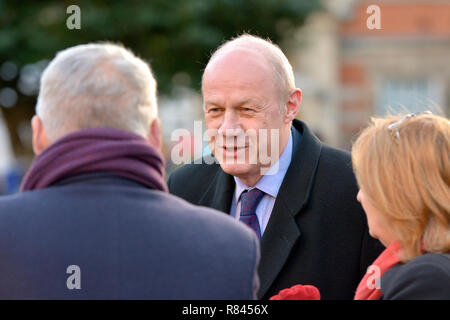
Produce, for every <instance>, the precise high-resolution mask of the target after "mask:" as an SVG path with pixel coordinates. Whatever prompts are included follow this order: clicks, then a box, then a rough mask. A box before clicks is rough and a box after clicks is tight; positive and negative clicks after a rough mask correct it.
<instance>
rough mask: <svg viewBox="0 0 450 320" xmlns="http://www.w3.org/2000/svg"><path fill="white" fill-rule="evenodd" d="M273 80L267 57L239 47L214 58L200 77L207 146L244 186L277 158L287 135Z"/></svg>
mask: <svg viewBox="0 0 450 320" xmlns="http://www.w3.org/2000/svg"><path fill="white" fill-rule="evenodd" d="M276 81H277V80H276V78H275V77H274V73H273V71H272V69H271V65H270V64H269V63H268V61H267V60H266V59H265V58H264V57H263V56H261V55H260V54H257V53H254V52H251V51H248V50H244V49H235V50H234V51H230V52H227V53H224V54H222V55H221V56H219V57H218V58H215V59H214V60H213V61H212V62H211V63H210V64H209V65H208V67H207V68H206V70H205V74H204V76H203V99H204V109H205V122H206V129H207V130H208V131H209V132H212V133H213V134H209V145H210V148H211V150H212V152H213V153H214V155H215V157H216V158H217V160H218V161H219V163H220V165H221V167H222V169H223V170H224V171H225V172H227V173H229V174H231V175H233V176H237V177H239V178H241V179H242V180H243V181H244V182H245V183H247V184H249V185H254V184H255V183H256V182H257V181H258V180H259V178H260V177H261V175H262V174H261V172H263V171H262V170H261V169H262V168H263V167H266V168H268V167H270V165H271V164H273V159H278V157H279V155H280V153H281V151H282V150H283V148H284V146H285V145H286V143H287V140H288V138H289V126H290V124H289V122H286V121H284V116H283V115H282V113H281V111H280V100H281V99H280V93H279V86H277V83H276ZM260 129H264V131H265V133H264V131H260ZM267 129H271V130H267ZM271 135H273V140H272V139H271V137H272V136H271ZM264 136H265V137H267V139H265V138H264ZM266 156H267V157H270V158H271V162H270V163H267V157H266ZM264 158H265V159H264Z"/></svg>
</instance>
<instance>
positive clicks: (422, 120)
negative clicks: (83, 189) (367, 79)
mask: <svg viewBox="0 0 450 320" xmlns="http://www.w3.org/2000/svg"><path fill="white" fill-rule="evenodd" d="M449 158H450V121H449V120H448V119H446V118H444V117H440V116H436V115H432V114H431V113H429V112H426V113H421V114H409V115H407V116H404V117H402V116H394V117H387V118H374V119H372V121H371V124H370V125H369V126H368V127H367V128H366V129H365V130H364V131H363V132H362V133H361V135H360V136H359V138H358V139H357V141H356V142H355V144H354V145H353V150H352V160H353V167H354V170H355V173H356V178H357V180H358V184H359V187H360V191H359V193H358V195H357V199H358V201H359V202H360V203H361V205H362V206H363V208H364V211H365V213H366V216H367V220H368V225H369V229H370V230H369V231H370V234H371V235H372V237H374V238H377V239H379V240H380V241H381V242H382V243H383V245H384V246H386V250H384V251H383V252H382V253H381V255H380V256H379V257H378V258H377V259H376V260H375V261H374V262H373V264H372V265H371V266H370V267H369V268H368V269H367V273H366V275H365V276H364V277H363V279H362V280H361V282H360V284H359V286H358V288H357V290H356V294H355V297H354V299H355V300H376V299H386V300H394V299H450V253H449V251H450V230H449V220H450V159H449ZM380 280H381V281H380ZM271 299H272V300H317V299H320V292H319V291H318V289H317V288H315V287H314V286H311V285H308V284H301V285H295V286H293V287H291V288H289V289H284V290H281V291H280V292H279V294H277V295H276V296H273V297H272V298H271Z"/></svg>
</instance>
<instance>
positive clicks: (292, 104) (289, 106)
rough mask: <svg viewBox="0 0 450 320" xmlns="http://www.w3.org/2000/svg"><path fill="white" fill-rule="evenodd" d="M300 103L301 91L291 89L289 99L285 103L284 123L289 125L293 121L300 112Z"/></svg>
mask: <svg viewBox="0 0 450 320" xmlns="http://www.w3.org/2000/svg"><path fill="white" fill-rule="evenodd" d="M301 103H302V91H301V90H300V89H298V88H295V89H293V90H292V91H291V92H290V94H289V99H288V101H287V102H286V107H285V109H284V110H285V114H284V122H285V123H289V122H291V121H292V120H294V119H295V117H296V116H297V114H298V111H299V110H300V104H301Z"/></svg>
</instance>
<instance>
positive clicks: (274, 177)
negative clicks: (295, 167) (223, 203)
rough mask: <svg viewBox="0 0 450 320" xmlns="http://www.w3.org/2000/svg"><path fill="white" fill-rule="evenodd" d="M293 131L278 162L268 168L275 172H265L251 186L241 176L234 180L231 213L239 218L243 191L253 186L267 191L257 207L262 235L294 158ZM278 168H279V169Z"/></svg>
mask: <svg viewBox="0 0 450 320" xmlns="http://www.w3.org/2000/svg"><path fill="white" fill-rule="evenodd" d="M292 148H293V142H292V131H291V134H290V136H289V140H288V143H287V145H286V147H285V148H284V150H283V152H282V153H281V156H280V158H279V159H278V162H277V163H275V164H273V165H272V167H270V169H269V170H268V173H273V174H265V175H263V176H262V177H261V179H260V180H259V181H258V182H257V183H256V185H255V186H254V187H249V186H247V185H245V184H244V183H243V182H242V181H241V180H240V179H239V178H237V177H234V181H235V182H236V188H235V190H234V194H233V200H232V202H231V211H230V215H231V216H232V217H235V218H236V219H238V220H239V218H240V211H241V200H240V196H241V194H242V192H243V191H245V190H251V189H253V188H258V189H259V190H261V191H264V192H265V195H264V197H263V198H262V200H261V202H260V203H259V205H258V207H257V208H256V216H257V217H258V221H259V226H260V229H261V236H262V235H263V233H264V230H265V229H266V226H267V223H268V222H269V219H270V215H271V213H272V209H273V206H274V204H275V200H276V198H277V194H278V190H279V189H280V187H281V183H282V182H283V179H284V176H285V175H286V171H287V169H288V168H289V165H290V164H291V159H292ZM277 169H278V170H277Z"/></svg>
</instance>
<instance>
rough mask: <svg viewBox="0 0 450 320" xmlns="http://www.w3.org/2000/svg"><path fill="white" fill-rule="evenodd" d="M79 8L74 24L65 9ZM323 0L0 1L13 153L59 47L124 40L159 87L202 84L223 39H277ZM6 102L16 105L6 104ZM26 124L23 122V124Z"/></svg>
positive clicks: (0, 48) (1, 60) (0, 60)
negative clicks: (242, 36)
mask: <svg viewBox="0 0 450 320" xmlns="http://www.w3.org/2000/svg"><path fill="white" fill-rule="evenodd" d="M72 4H76V5H78V6H79V7H80V9H81V29H79V30H76V29H74V30H69V29H68V28H67V27H66V21H67V19H68V18H69V17H70V15H71V14H70V13H67V12H66V10H67V8H68V7H69V6H70V5H72ZM320 7H321V6H320V2H319V1H318V0H308V1H297V0H245V1H244V0H179V1H169V0H150V1H141V0H129V1H113V0H111V1H106V0H93V1H76V3H74V2H73V1H35V0H25V1H14V0H0V67H2V70H1V71H2V74H3V77H0V88H6V90H3V92H2V94H3V98H4V99H3V100H4V101H7V102H6V103H4V104H3V106H0V108H1V109H0V112H2V114H3V117H4V119H5V121H6V125H7V127H8V131H9V135H10V138H11V144H12V146H13V149H14V153H15V155H16V157H19V158H20V157H22V156H23V155H24V154H25V155H26V154H30V152H31V150H30V145H29V139H25V138H24V137H23V136H28V137H29V136H30V132H29V125H28V121H29V119H30V118H31V117H32V115H33V114H34V106H35V102H36V96H37V93H38V88H39V78H40V74H41V72H42V70H43V69H44V68H45V66H46V64H47V63H48V61H49V60H51V59H52V58H53V57H54V55H55V53H56V52H58V51H59V50H62V49H64V48H67V47H70V46H74V45H77V44H81V43H87V42H92V41H113V42H120V43H122V44H123V45H125V46H126V47H127V48H130V49H132V50H133V51H134V52H135V53H136V54H137V55H139V56H140V57H142V58H143V59H144V60H146V61H148V62H149V63H150V64H151V66H152V68H153V71H154V73H155V77H156V79H157V81H158V86H159V92H160V93H163V94H167V95H170V93H171V90H172V88H173V86H185V87H191V88H193V89H199V87H200V79H201V74H202V70H203V68H204V66H205V64H206V62H207V60H208V58H209V56H210V54H211V52H212V51H213V50H214V49H215V48H217V46H218V45H220V44H221V43H222V42H223V41H225V40H227V39H230V38H231V37H234V36H237V35H239V34H241V33H243V32H249V33H252V34H256V35H259V36H261V37H269V38H270V39H272V40H273V41H274V42H276V43H279V42H280V41H281V40H282V39H283V38H284V37H289V36H290V34H291V33H293V32H294V31H295V30H296V28H298V27H299V26H300V25H302V24H303V23H304V21H305V18H306V17H307V16H308V15H309V14H310V13H311V12H313V11H315V10H319V9H320ZM8 101H11V102H10V104H11V105H13V107H9V108H8V107H5V105H8ZM24 123H25V124H24Z"/></svg>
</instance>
